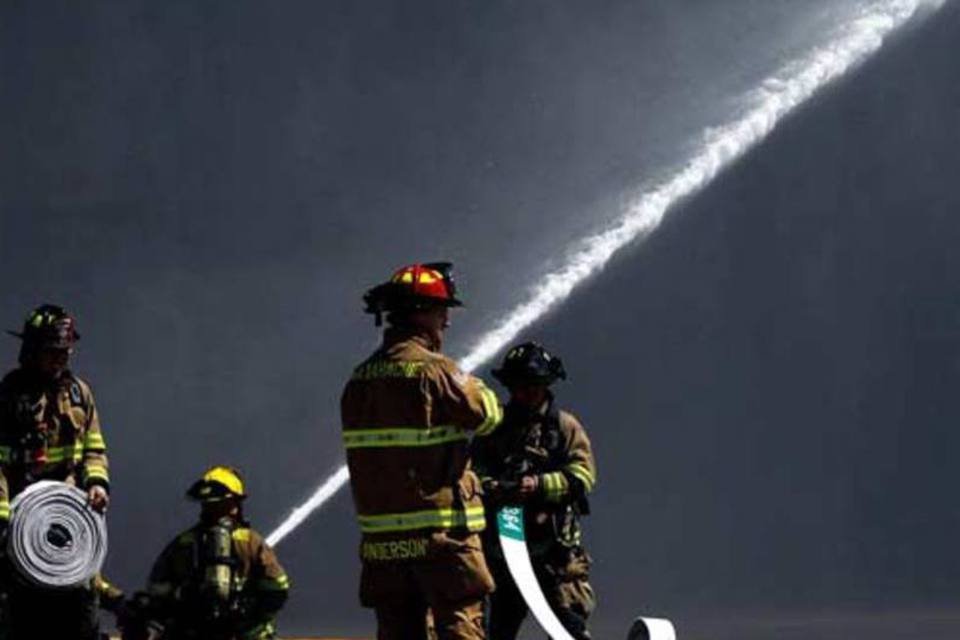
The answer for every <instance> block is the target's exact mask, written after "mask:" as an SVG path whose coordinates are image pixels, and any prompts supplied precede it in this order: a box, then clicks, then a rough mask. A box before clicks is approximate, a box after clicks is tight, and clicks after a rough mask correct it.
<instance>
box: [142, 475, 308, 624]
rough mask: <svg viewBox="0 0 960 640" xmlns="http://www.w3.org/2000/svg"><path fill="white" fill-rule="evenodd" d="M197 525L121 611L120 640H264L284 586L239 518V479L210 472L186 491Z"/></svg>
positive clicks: (170, 548) (279, 571)
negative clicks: (194, 506)
mask: <svg viewBox="0 0 960 640" xmlns="http://www.w3.org/2000/svg"><path fill="white" fill-rule="evenodd" d="M187 497H189V498H190V499H192V500H196V501H198V502H199V503H200V522H199V523H197V524H196V525H195V526H193V527H191V528H190V529H187V530H186V531H184V532H183V533H181V534H180V535H178V536H177V537H176V538H174V539H173V541H172V542H171V543H170V544H168V545H167V546H166V548H165V549H164V550H163V552H162V553H161V554H160V557H159V558H157V560H156V562H155V563H154V565H153V569H152V570H151V572H150V578H149V580H148V583H147V590H146V593H145V594H139V595H138V596H136V597H135V599H134V600H133V601H132V602H131V603H130V605H129V606H128V607H127V610H126V612H125V615H124V616H123V617H124V618H125V620H124V622H123V627H124V629H123V631H124V636H123V637H124V639H125V640H127V639H131V638H137V639H139V638H151V639H154V638H162V639H163V640H188V639H189V640H201V639H202V640H269V639H272V638H275V637H276V629H275V622H274V620H275V617H276V615H277V613H278V612H279V611H280V609H281V608H282V607H283V605H284V603H285V602H286V600H287V595H288V591H289V588H290V581H289V579H288V578H287V575H286V573H285V572H284V570H283V567H281V566H280V563H279V562H278V561H277V556H276V555H275V554H274V552H273V549H271V548H270V546H269V545H268V544H267V543H266V541H265V540H264V539H263V536H261V535H260V534H259V533H257V532H256V531H254V530H253V529H251V528H250V525H249V524H248V523H247V522H246V520H244V517H243V501H244V500H245V499H246V497H247V493H246V489H245V488H244V483H243V480H242V478H241V477H240V474H239V473H238V472H237V471H236V470H235V469H232V468H230V467H225V466H216V467H212V468H210V469H208V470H207V472H206V473H204V474H203V477H202V478H200V479H199V480H198V481H197V482H195V483H194V484H193V485H192V486H191V487H190V489H189V490H188V491H187Z"/></svg>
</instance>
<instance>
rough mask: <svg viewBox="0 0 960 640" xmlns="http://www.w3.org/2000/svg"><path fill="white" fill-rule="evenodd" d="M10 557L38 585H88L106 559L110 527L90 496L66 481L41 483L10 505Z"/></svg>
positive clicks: (8, 541) (25, 575)
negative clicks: (90, 499) (95, 507)
mask: <svg viewBox="0 0 960 640" xmlns="http://www.w3.org/2000/svg"><path fill="white" fill-rule="evenodd" d="M10 510H11V518H10V528H9V529H8V537H7V557H8V558H10V561H11V563H12V564H13V566H14V568H15V569H16V570H17V572H18V573H19V574H20V575H21V576H23V578H24V579H25V580H27V581H28V582H30V583H31V584H33V585H34V586H37V587H45V588H53V589H69V588H76V587H81V586H84V585H86V584H88V583H89V582H90V580H92V579H93V577H94V576H95V575H97V574H98V573H99V572H100V569H101V568H102V567H103V561H104V559H105V558H106V556H107V523H106V519H105V518H104V517H103V515H102V514H99V513H97V512H96V511H94V510H93V508H91V507H90V505H89V504H88V503H87V494H86V493H85V492H83V491H81V490H80V489H78V488H76V487H74V486H72V485H68V484H66V483H63V482H54V481H51V480H43V481H40V482H36V483H34V484H32V485H30V486H29V487H27V488H26V489H25V490H24V491H23V492H22V493H20V495H18V496H17V497H16V498H14V500H13V503H11V505H10Z"/></svg>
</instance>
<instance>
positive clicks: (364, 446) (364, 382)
mask: <svg viewBox="0 0 960 640" xmlns="http://www.w3.org/2000/svg"><path fill="white" fill-rule="evenodd" d="M364 301H365V302H366V311H367V312H368V313H371V314H373V315H375V316H376V319H377V325H379V324H380V322H381V319H382V316H383V315H384V314H385V315H386V320H387V324H388V327H387V328H386V330H385V331H384V335H383V343H382V345H381V346H380V348H378V349H377V350H376V351H375V352H374V353H373V354H372V355H371V356H370V357H369V358H367V359H366V360H365V361H364V362H362V363H361V364H360V365H359V366H357V367H356V369H354V371H353V375H352V377H351V378H350V380H349V381H348V382H347V385H346V388H345V389H344V392H343V397H342V400H341V415H342V422H343V441H344V446H345V448H346V451H347V465H348V467H349V469H350V481H351V487H352V490H353V500H354V505H355V507H356V510H357V517H358V520H359V524H360V530H361V534H362V535H361V543H360V550H359V551H360V560H361V564H362V571H361V577H360V601H361V604H363V606H365V607H369V608H372V609H374V610H375V612H376V617H377V638H378V640H423V639H424V638H425V637H426V633H427V631H426V627H427V623H426V619H427V616H428V613H429V615H430V616H431V618H432V621H433V626H434V628H435V632H436V634H437V636H438V637H439V638H440V640H454V639H457V640H459V639H463V640H475V639H482V638H483V637H484V631H483V599H484V596H485V595H486V594H487V593H489V592H490V591H491V590H492V589H493V580H492V578H491V576H490V571H489V570H488V568H487V564H486V562H485V560H484V557H483V552H482V548H481V542H480V538H479V536H478V532H479V531H481V530H482V529H483V528H484V526H485V518H484V512H483V504H482V502H481V499H480V485H479V481H478V479H477V477H476V475H475V474H474V473H473V471H471V468H470V459H469V456H468V440H469V438H470V437H471V436H488V435H489V434H490V433H492V432H493V431H494V429H495V428H496V427H497V426H498V425H499V423H500V420H501V418H502V411H501V409H500V405H499V403H498V401H497V397H496V395H495V394H494V393H493V392H492V391H491V390H490V389H488V388H487V387H486V386H485V385H484V383H483V382H482V381H481V380H480V379H479V378H475V377H473V376H470V375H468V374H466V373H464V372H463V371H461V370H460V369H459V368H458V367H457V365H456V364H455V363H454V362H453V361H452V360H450V359H449V358H447V357H446V356H444V355H443V354H442V353H441V348H442V346H443V336H444V332H445V331H446V329H447V327H448V326H449V311H450V309H451V308H452V307H458V306H461V302H460V301H459V300H458V299H457V297H456V289H455V286H454V281H453V277H452V272H451V265H450V264H449V263H428V264H414V265H410V266H406V267H403V268H402V269H400V270H398V271H397V272H396V273H395V274H394V275H393V277H392V278H391V279H390V280H389V281H388V282H386V283H384V284H381V285H379V286H377V287H374V288H373V289H370V290H369V291H368V292H367V294H366V295H365V296H364Z"/></svg>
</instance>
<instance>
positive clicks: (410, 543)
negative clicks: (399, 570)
mask: <svg viewBox="0 0 960 640" xmlns="http://www.w3.org/2000/svg"><path fill="white" fill-rule="evenodd" d="M429 542H430V541H429V540H428V539H427V538H411V539H409V540H391V541H390V542H364V543H363V545H362V546H361V551H360V555H361V556H362V557H363V559H364V560H371V561H374V562H384V561H387V560H415V559H417V558H425V557H427V544H428V543H429Z"/></svg>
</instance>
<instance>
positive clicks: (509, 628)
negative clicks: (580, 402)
mask: <svg viewBox="0 0 960 640" xmlns="http://www.w3.org/2000/svg"><path fill="white" fill-rule="evenodd" d="M473 459H474V461H475V463H476V467H477V473H478V474H479V475H480V477H481V478H482V479H483V482H484V484H485V486H487V487H491V489H490V495H488V496H486V500H487V502H488V505H489V506H490V507H491V511H492V510H493V509H495V508H497V507H498V506H500V505H502V504H510V503H511V502H513V501H514V500H516V499H517V497H516V496H515V495H511V491H510V490H509V489H506V490H504V489H501V490H494V489H493V487H496V486H497V484H498V483H499V486H500V487H501V488H502V487H509V486H511V485H515V484H516V482H517V481H519V479H520V478H521V477H522V476H525V475H535V476H537V478H538V479H539V491H538V494H537V495H536V496H534V497H532V498H530V499H528V500H527V501H526V502H525V503H524V506H525V509H524V532H525V537H526V539H527V546H528V547H529V549H530V555H531V559H532V562H533V567H534V572H535V574H536V576H537V579H538V581H539V582H540V586H541V588H542V589H543V592H544V595H545V596H546V598H547V601H548V602H549V603H550V605H551V607H552V608H553V609H554V611H555V612H556V613H557V615H558V616H559V617H560V619H561V621H562V622H563V624H564V626H565V627H566V629H567V630H568V631H569V632H570V633H571V635H572V636H573V637H574V638H577V639H578V640H580V639H586V638H589V637H590V635H589V633H588V631H587V627H586V620H587V618H588V617H589V615H590V613H591V612H592V611H593V609H594V607H595V603H596V600H595V596H594V592H593V589H592V587H591V586H590V583H589V571H590V557H589V555H588V554H587V552H586V551H585V550H584V548H583V541H582V534H581V528H580V516H581V515H582V514H585V513H587V512H588V511H589V508H588V504H587V496H588V494H589V493H590V492H591V491H592V490H593V488H594V485H595V484H596V477H597V470H596V463H595V461H594V457H593V451H592V449H591V446H590V440H589V438H588V437H587V434H586V431H585V430H584V428H583V425H581V424H580V421H579V420H577V418H576V417H574V416H573V415H572V414H570V413H567V412H566V411H560V410H558V409H557V408H556V407H555V406H554V402H553V396H552V395H551V396H550V398H549V400H548V402H547V403H546V404H545V405H544V406H543V407H542V408H541V410H540V411H533V412H531V411H529V410H525V409H523V408H522V407H517V406H514V405H507V407H506V410H505V417H504V421H503V426H502V427H501V428H500V429H499V430H498V431H497V433H496V434H494V435H493V436H492V437H490V438H486V439H484V440H478V441H476V442H474V445H473ZM488 534H489V535H487V534H485V537H484V550H485V551H486V552H487V560H488V562H489V563H490V568H491V569H492V571H493V575H494V578H495V580H496V581H497V591H496V593H494V594H493V596H492V598H491V602H490V608H489V621H488V624H489V632H490V635H491V637H492V638H496V639H497V640H501V639H503V640H512V639H513V638H515V637H517V633H518V630H519V628H520V625H521V623H522V622H523V619H524V617H525V616H526V614H527V605H526V603H525V602H524V601H523V598H522V596H521V595H520V592H519V591H518V590H517V588H516V586H515V585H514V584H513V581H512V579H511V578H510V575H509V571H508V569H507V567H506V563H505V560H504V559H503V557H502V554H501V551H500V545H499V543H498V541H497V537H496V532H495V531H489V532H488Z"/></svg>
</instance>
